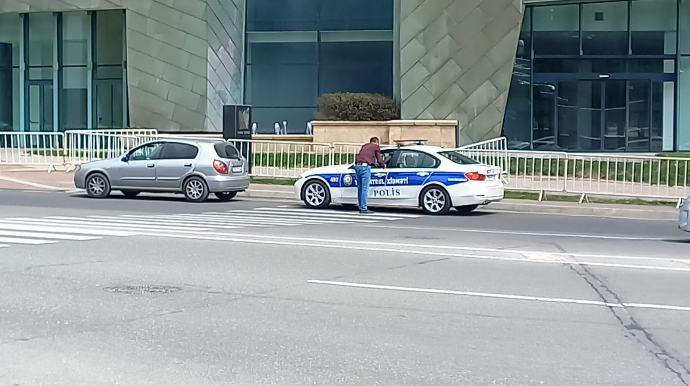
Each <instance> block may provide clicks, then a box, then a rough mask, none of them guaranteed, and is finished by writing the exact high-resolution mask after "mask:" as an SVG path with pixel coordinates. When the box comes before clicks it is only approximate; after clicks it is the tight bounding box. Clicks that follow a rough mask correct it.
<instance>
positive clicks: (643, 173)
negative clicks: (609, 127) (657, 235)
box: [565, 154, 690, 200]
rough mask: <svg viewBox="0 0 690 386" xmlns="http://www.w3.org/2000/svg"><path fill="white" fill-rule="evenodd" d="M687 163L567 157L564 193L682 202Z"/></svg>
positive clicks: (687, 188)
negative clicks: (668, 199) (669, 199)
mask: <svg viewBox="0 0 690 386" xmlns="http://www.w3.org/2000/svg"><path fill="white" fill-rule="evenodd" d="M689 168H690V159H687V158H666V157H654V156H625V155H592V156H589V155H578V154H570V155H568V167H567V168H566V173H565V181H566V186H565V190H566V191H567V192H569V193H578V194H581V195H583V198H584V195H587V194H592V195H607V196H626V197H645V198H673V199H678V200H680V199H685V198H686V197H688V195H690V170H689Z"/></svg>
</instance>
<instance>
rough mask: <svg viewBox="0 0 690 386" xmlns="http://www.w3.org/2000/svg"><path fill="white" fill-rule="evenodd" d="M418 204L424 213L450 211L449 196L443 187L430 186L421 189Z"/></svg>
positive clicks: (441, 213)
mask: <svg viewBox="0 0 690 386" xmlns="http://www.w3.org/2000/svg"><path fill="white" fill-rule="evenodd" d="M419 201H420V202H419V204H420V206H421V207H422V210H423V211H424V213H427V214H434V215H443V214H446V213H448V212H449V211H450V205H451V204H450V196H448V192H446V190H445V189H443V188H441V187H438V186H430V187H428V188H426V189H424V190H423V191H422V194H421V196H420V199H419Z"/></svg>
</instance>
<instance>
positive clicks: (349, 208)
mask: <svg viewBox="0 0 690 386" xmlns="http://www.w3.org/2000/svg"><path fill="white" fill-rule="evenodd" d="M295 207H300V208H306V207H305V206H304V205H302V204H295ZM328 209H329V210H334V211H338V212H343V213H356V212H357V211H358V209H357V206H356V205H333V206H331V207H330V208H328ZM370 209H371V210H372V211H374V212H376V213H386V214H396V213H398V214H414V215H420V216H425V214H424V212H422V210H421V209H415V208H402V207H392V208H385V207H371V208H370ZM492 214H494V213H493V212H491V211H483V210H481V209H479V210H477V211H475V212H472V213H460V212H458V211H456V210H452V209H451V211H450V212H449V213H448V214H447V215H446V216H453V217H482V216H487V215H492ZM428 216H429V217H436V216H433V215H428ZM439 217H444V216H439Z"/></svg>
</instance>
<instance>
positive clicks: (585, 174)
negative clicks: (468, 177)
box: [510, 157, 690, 186]
mask: <svg viewBox="0 0 690 386" xmlns="http://www.w3.org/2000/svg"><path fill="white" fill-rule="evenodd" d="M510 175H511V176H516V177H517V176H527V177H530V176H535V177H552V178H564V177H566V176H567V177H568V178H571V179H585V180H589V179H592V180H599V181H609V182H613V181H616V182H627V183H631V182H636V183H646V184H650V185H667V186H683V185H686V186H690V158H688V160H674V159H664V158H663V157H662V158H659V159H657V160H634V159H630V160H627V159H623V158H619V159H615V160H614V159H612V160H610V161H607V160H606V159H604V160H602V161H597V160H589V159H588V158H577V157H573V158H568V159H567V160H566V159H559V158H550V159H549V158H543V159H537V158H534V159H525V158H518V157H512V158H511V160H510Z"/></svg>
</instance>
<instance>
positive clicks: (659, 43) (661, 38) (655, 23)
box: [630, 0, 678, 55]
mask: <svg viewBox="0 0 690 386" xmlns="http://www.w3.org/2000/svg"><path fill="white" fill-rule="evenodd" d="M677 7H678V0H635V1H633V2H632V3H631V7H630V27H631V28H630V29H631V34H630V35H631V36H630V42H631V49H632V54H633V55H675V54H676V42H677V36H678V33H677V32H678V28H677V25H676V24H677V19H678V18H677Z"/></svg>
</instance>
